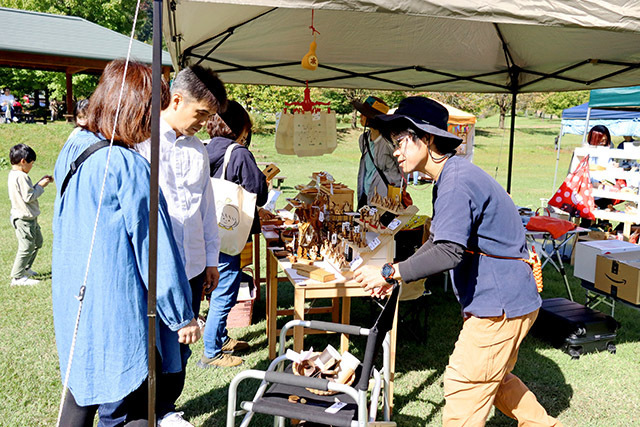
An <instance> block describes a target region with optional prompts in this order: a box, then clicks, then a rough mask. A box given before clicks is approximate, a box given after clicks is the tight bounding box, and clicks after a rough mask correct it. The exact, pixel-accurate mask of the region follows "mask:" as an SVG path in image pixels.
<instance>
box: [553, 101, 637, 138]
mask: <svg viewBox="0 0 640 427" xmlns="http://www.w3.org/2000/svg"><path fill="white" fill-rule="evenodd" d="M588 111H589V103H588V102H585V103H584V104H582V105H578V106H576V107H571V108H567V109H565V110H563V111H562V128H561V131H560V132H561V134H562V135H564V134H567V133H570V134H573V135H584V133H585V131H586V130H587V129H586V127H587V123H588V127H589V128H592V127H593V126H595V125H604V126H606V127H607V128H608V129H609V132H611V135H613V136H624V135H634V136H640V111H621V110H601V109H596V108H592V109H591V113H590V114H588ZM587 115H588V116H589V121H588V122H587Z"/></svg>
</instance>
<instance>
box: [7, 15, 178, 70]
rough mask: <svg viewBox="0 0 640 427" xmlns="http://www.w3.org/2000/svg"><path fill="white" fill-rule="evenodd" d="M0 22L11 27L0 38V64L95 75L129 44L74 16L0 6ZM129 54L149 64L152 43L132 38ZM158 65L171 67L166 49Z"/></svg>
mask: <svg viewBox="0 0 640 427" xmlns="http://www.w3.org/2000/svg"><path fill="white" fill-rule="evenodd" d="M0 22H2V27H3V28H4V29H5V30H9V29H11V31H10V33H7V32H6V31H5V34H3V36H2V37H0V67H15V68H34V69H41V70H49V71H69V70H71V71H72V72H85V73H98V74H99V73H101V72H102V70H103V69H104V67H105V65H106V64H107V63H108V62H109V61H112V60H114V59H116V58H124V57H126V55H127V50H128V47H129V37H127V36H125V35H123V34H119V33H116V32H115V31H112V30H109V29H108V28H105V27H102V26H100V25H98V24H94V23H93V22H89V21H87V20H85V19H82V18H78V17H75V16H63V15H52V14H48V13H38V12H31V11H25V10H18V9H8V8H0ZM16 29H20V32H19V34H18V32H17V31H16ZM131 57H132V58H133V59H135V60H138V61H141V62H144V63H147V64H150V63H151V62H152V46H151V45H148V44H145V43H142V42H140V41H137V40H134V41H133V44H132V47H131ZM162 65H164V66H171V57H170V56H169V54H168V53H167V52H163V56H162Z"/></svg>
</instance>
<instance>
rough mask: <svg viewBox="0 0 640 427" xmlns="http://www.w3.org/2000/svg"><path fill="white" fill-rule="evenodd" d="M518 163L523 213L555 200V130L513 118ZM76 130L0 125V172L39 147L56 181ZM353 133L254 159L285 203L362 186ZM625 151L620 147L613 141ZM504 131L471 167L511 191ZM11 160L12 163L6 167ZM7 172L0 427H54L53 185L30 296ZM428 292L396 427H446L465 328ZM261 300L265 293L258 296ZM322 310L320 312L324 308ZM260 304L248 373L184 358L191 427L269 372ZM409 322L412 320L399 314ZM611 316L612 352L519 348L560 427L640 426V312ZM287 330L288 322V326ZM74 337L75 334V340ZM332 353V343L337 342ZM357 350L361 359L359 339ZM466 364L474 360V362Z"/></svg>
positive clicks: (406, 350)
mask: <svg viewBox="0 0 640 427" xmlns="http://www.w3.org/2000/svg"><path fill="white" fill-rule="evenodd" d="M517 126H518V129H517V130H516V133H515V137H516V138H515V141H516V142H515V151H514V157H513V164H514V167H513V181H512V196H513V200H514V202H515V203H516V204H518V205H520V206H530V207H534V208H535V207H537V206H539V204H540V198H547V197H549V196H550V195H551V194H552V193H553V191H554V190H555V189H554V188H553V175H554V170H555V160H556V153H555V150H554V138H555V136H556V135H557V134H558V130H559V122H558V121H549V120H539V119H530V118H521V117H518V118H517ZM70 131H71V126H70V125H68V124H65V123H62V122H56V123H53V124H51V123H50V124H47V125H46V126H44V125H39V124H36V125H27V124H17V125H15V124H11V125H5V124H0V165H6V163H8V151H9V148H10V147H11V146H12V145H14V144H17V143H20V142H24V143H26V144H28V145H30V146H31V147H33V148H34V149H35V150H36V152H37V154H38V160H37V161H36V164H35V166H34V168H33V170H32V171H31V174H30V175H31V176H32V179H33V180H34V182H35V181H36V180H37V179H38V178H40V176H42V175H44V174H50V173H52V172H53V166H54V163H55V160H56V157H57V153H58V152H59V150H60V148H61V147H62V145H63V144H64V141H65V139H66V137H67V135H68V134H69V132H70ZM357 136H358V132H353V131H351V130H349V129H341V130H340V132H339V143H338V148H337V149H336V151H335V152H334V153H333V154H331V155H325V156H322V157H311V158H297V157H294V156H280V155H278V154H277V153H276V152H275V148H274V140H273V138H274V137H273V135H257V136H255V137H254V142H253V145H252V149H253V151H254V154H255V156H256V160H257V161H259V162H260V161H273V162H275V163H277V164H278V166H279V167H280V169H281V170H282V172H281V173H280V174H281V175H285V176H287V180H286V181H285V183H284V186H283V195H282V196H281V199H280V201H279V206H282V205H284V204H285V201H284V198H285V197H291V196H294V195H295V194H296V193H297V191H296V190H295V189H294V188H293V187H294V185H295V184H298V183H306V182H308V177H309V176H310V175H311V172H313V171H322V170H325V171H328V172H330V173H331V174H332V175H333V176H334V177H335V178H336V179H337V180H339V181H342V182H344V183H346V184H347V185H349V186H350V187H351V188H355V182H356V174H357V168H358V159H359V153H358V148H357ZM615 142H618V141H615ZM579 143H580V137H577V136H565V137H563V140H562V146H563V150H562V152H561V155H560V168H559V178H558V182H557V183H556V186H559V184H560V182H561V181H562V179H563V178H564V176H565V174H566V171H567V168H568V165H569V159H570V157H571V153H572V151H573V148H574V147H575V146H577V145H579ZM508 145H509V132H508V129H507V130H500V129H498V127H497V118H496V117H491V118H488V119H485V120H481V121H480V122H479V123H478V124H477V129H476V144H475V154H474V163H476V164H477V165H479V166H480V167H482V168H483V169H484V170H486V171H487V172H488V173H490V174H491V175H492V176H495V177H496V178H497V180H498V181H499V182H500V183H501V184H503V185H506V172H507V161H508ZM1 158H4V159H5V160H6V161H3V160H1ZM7 173H8V169H7V168H6V166H5V167H4V169H3V170H0V195H2V197H0V207H1V208H2V209H1V210H0V215H2V216H4V218H5V219H4V220H1V221H0V236H1V238H2V240H1V241H2V245H0V277H3V280H2V281H0V313H1V315H0V331H1V334H2V335H1V339H0V378H1V380H0V401H1V402H3V404H2V405H1V406H0V425H1V426H48V425H53V424H54V423H55V419H56V416H57V408H58V404H59V400H60V394H61V380H60V373H59V369H58V357H57V353H56V347H55V338H54V333H53V322H52V316H51V287H50V285H51V282H50V280H49V279H48V278H49V277H50V272H51V241H52V234H51V218H52V210H53V200H54V186H49V187H47V188H46V189H45V193H44V195H43V196H42V197H41V198H40V206H41V210H42V214H41V217H40V224H41V226H42V230H43V234H44V241H45V243H44V247H43V248H42V250H41V252H40V254H39V255H38V258H37V260H36V262H35V264H34V269H35V270H36V271H39V272H41V273H44V274H45V276H44V277H45V280H43V281H42V283H40V284H39V285H37V286H35V287H30V288H27V287H10V286H9V283H10V280H9V273H10V270H11V266H12V264H13V259H14V256H15V250H16V239H15V236H14V233H13V229H12V228H11V226H10V224H9V209H10V204H9V200H8V197H7V191H6V182H7ZM410 192H411V194H412V196H413V199H414V202H415V203H416V205H418V206H419V207H420V209H421V213H425V214H430V213H431V207H430V206H431V186H430V185H427V184H423V185H420V186H417V187H414V186H411V187H410ZM567 268H568V270H569V276H570V281H571V286H572V291H573V294H574V296H577V298H578V300H579V301H580V302H582V297H583V293H582V291H581V288H580V286H579V284H578V281H577V279H575V278H573V277H572V268H571V267H570V266H567ZM544 278H545V290H544V292H543V297H544V298H550V297H557V296H565V291H564V288H563V285H562V282H561V279H560V276H559V274H558V273H556V272H555V271H554V270H553V269H552V267H546V268H545V270H544ZM288 288H289V287H288V286H284V285H283V287H282V289H283V290H282V291H281V298H280V300H279V305H280V306H281V307H291V306H292V305H293V298H292V293H291V292H290V290H289V289H288ZM432 290H433V295H432V296H430V297H429V298H428V300H427V302H426V303H425V304H423V307H421V308H425V309H426V312H427V313H428V318H427V323H426V327H424V328H416V326H415V325H412V324H410V323H409V322H408V321H404V322H402V323H401V325H400V329H399V341H398V347H397V366H396V369H397V374H396V382H395V410H394V416H393V419H394V420H395V421H396V422H397V423H398V425H399V426H427V425H428V426H438V425H441V415H442V407H443V405H444V399H443V391H442V374H443V370H444V367H445V366H446V363H447V359H448V355H449V354H450V353H451V351H452V349H453V345H454V343H455V340H456V338H457V334H458V331H459V329H460V326H461V320H460V315H459V311H460V310H459V305H458V303H457V302H456V300H455V297H454V296H453V294H452V292H451V290H450V289H449V291H448V292H445V291H444V289H443V286H442V285H439V284H434V285H433V289H432ZM262 295H264V292H263V293H262ZM317 304H320V303H317ZM352 306H353V313H352V319H353V323H358V324H363V325H369V324H370V323H371V322H372V320H371V307H370V303H369V302H368V301H366V300H365V299H364V298H360V299H355V300H354V302H353V303H352ZM416 308H417V307H415V306H413V305H412V303H403V304H402V306H401V312H402V313H404V314H406V313H407V312H409V311H415V309H416ZM264 314H265V307H264V300H262V301H260V302H258V303H257V304H256V306H255V308H254V315H253V322H254V324H253V325H251V326H250V327H248V328H242V329H237V330H233V331H232V335H234V337H236V338H241V339H245V340H248V341H249V342H250V343H251V345H252V348H253V350H252V351H251V352H250V353H249V354H248V355H246V357H245V364H244V365H243V366H241V367H239V368H233V369H229V370H201V369H199V368H197V367H196V366H195V362H196V360H197V358H198V357H199V356H200V354H201V353H202V343H201V342H199V343H197V344H195V345H194V346H193V351H194V356H193V357H192V358H191V360H190V361H189V365H188V372H187V384H186V388H185V391H184V393H183V394H182V397H181V398H180V400H179V402H178V403H179V405H180V407H181V410H184V411H185V416H186V417H187V418H188V419H190V420H191V422H193V423H194V424H195V425H196V426H222V425H224V420H225V415H226V399H227V387H228V384H229V382H230V381H231V378H233V376H234V375H235V374H236V373H238V372H239V371H241V370H242V369H249V368H258V369H264V368H265V367H266V366H267V364H268V357H267V349H266V335H265V316H264ZM404 317H405V318H406V316H404ZM616 319H617V320H618V321H619V322H621V323H622V329H621V330H620V331H619V333H618V340H617V342H618V346H617V347H618V351H617V354H615V355H611V354H609V353H606V352H605V353H597V354H589V355H585V356H582V357H581V358H580V360H578V361H575V360H571V358H570V357H569V356H568V355H567V354H565V353H563V352H561V351H560V350H556V349H554V348H552V347H550V346H548V345H547V344H545V343H544V342H542V341H539V340H537V339H536V338H534V337H528V338H527V339H526V340H525V341H524V344H523V346H522V348H521V352H520V360H519V362H518V364H517V365H516V369H515V373H516V374H517V375H518V376H519V377H520V378H521V379H522V380H523V381H524V382H525V383H526V384H527V385H529V387H530V388H531V389H532V390H533V391H534V393H535V394H536V395H537V396H538V399H539V400H540V401H541V403H542V404H543V405H544V406H545V408H547V409H548V411H549V412H550V413H551V414H552V415H554V416H556V417H558V418H559V419H560V420H561V421H562V422H563V423H564V425H565V426H603V427H604V426H607V427H610V426H625V427H626V426H630V425H637V423H638V419H639V418H640V393H638V382H639V380H640V363H638V360H640V312H638V311H634V310H632V309H631V308H628V307H626V306H622V305H618V306H617V307H616ZM282 320H283V321H284V320H285V319H282ZM70 333H71V331H70ZM325 342H326V341H324V340H321V339H320V338H318V337H317V336H311V337H310V338H307V339H306V340H305V344H306V346H308V345H315V346H316V347H322V346H324V345H325ZM330 342H331V343H332V344H333V345H338V344H337V339H336V338H333V337H332V338H331V339H330ZM353 351H354V353H355V354H356V356H357V355H359V352H361V351H363V348H362V342H360V341H356V342H355V347H354V350H353ZM470 357H473V356H472V355H470ZM254 387H255V384H252V383H247V384H246V385H245V386H244V387H243V388H242V390H241V393H243V394H244V395H245V397H248V396H249V394H251V393H252V392H253V390H254ZM254 425H258V426H270V425H272V423H271V420H270V419H268V418H261V417H257V418H256V419H255V422H254ZM487 425H490V426H515V425H516V423H515V421H513V420H511V419H509V418H507V417H505V416H504V415H502V414H500V413H497V412H496V414H494V415H492V416H491V417H490V419H489V421H488V423H487Z"/></svg>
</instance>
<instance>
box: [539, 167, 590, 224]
mask: <svg viewBox="0 0 640 427" xmlns="http://www.w3.org/2000/svg"><path fill="white" fill-rule="evenodd" d="M549 205H550V206H555V207H557V208H560V209H562V210H563V211H565V212H568V213H569V214H570V215H571V216H580V217H582V218H586V219H595V216H593V211H594V210H595V204H594V202H593V186H592V185H591V178H590V177H589V156H585V157H584V159H582V161H581V162H580V164H579V165H578V167H577V168H576V170H574V171H573V172H571V173H570V174H569V175H567V178H566V179H565V180H564V182H563V183H562V185H561V186H560V189H559V190H558V191H556V193H555V194H554V195H553V197H552V198H551V200H549Z"/></svg>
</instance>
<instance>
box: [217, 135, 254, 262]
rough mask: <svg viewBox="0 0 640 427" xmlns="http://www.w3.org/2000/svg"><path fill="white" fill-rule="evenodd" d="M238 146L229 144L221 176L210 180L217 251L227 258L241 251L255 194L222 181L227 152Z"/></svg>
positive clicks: (250, 223)
mask: <svg viewBox="0 0 640 427" xmlns="http://www.w3.org/2000/svg"><path fill="white" fill-rule="evenodd" d="M239 146H240V144H231V145H229V147H228V148H227V151H226V152H225V154H224V163H223V164H222V175H221V177H220V178H211V185H212V186H213V196H214V198H215V200H216V216H217V217H218V235H219V236H220V252H224V253H225V254H227V255H238V254H239V253H241V252H242V249H243V248H244V246H245V245H246V243H247V239H248V238H249V233H250V232H251V225H252V224H253V217H254V215H255V211H256V194H254V193H250V192H249V191H247V190H245V189H244V188H242V187H241V186H240V185H238V184H235V183H233V182H231V181H227V180H226V179H224V177H225V176H226V175H225V174H226V173H227V165H228V164H229V159H230V158H231V152H232V151H233V149H234V148H236V147H239Z"/></svg>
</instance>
